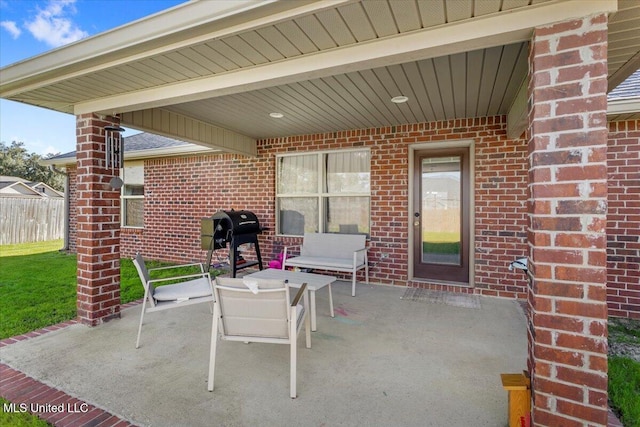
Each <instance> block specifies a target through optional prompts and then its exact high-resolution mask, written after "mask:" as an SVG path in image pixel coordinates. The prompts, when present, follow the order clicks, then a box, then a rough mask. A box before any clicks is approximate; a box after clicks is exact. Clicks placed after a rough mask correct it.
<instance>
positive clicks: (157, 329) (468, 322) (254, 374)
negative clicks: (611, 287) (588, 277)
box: [2, 282, 527, 427]
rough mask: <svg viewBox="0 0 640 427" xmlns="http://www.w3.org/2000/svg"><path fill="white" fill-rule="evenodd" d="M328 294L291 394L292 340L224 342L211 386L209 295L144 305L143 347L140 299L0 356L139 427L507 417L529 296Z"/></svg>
mask: <svg viewBox="0 0 640 427" xmlns="http://www.w3.org/2000/svg"><path fill="white" fill-rule="evenodd" d="M333 294H334V301H335V304H336V306H335V309H336V317H335V318H333V319H332V318H330V317H329V316H328V296H327V293H326V291H325V292H319V293H318V300H317V304H318V331H317V332H313V333H312V338H311V339H312V341H311V343H312V347H311V349H305V348H304V343H303V341H304V340H302V341H301V342H299V348H298V398H297V399H295V400H292V399H291V398H289V394H288V391H289V390H288V384H289V367H288V350H287V348H286V346H279V345H274V344H255V343H254V344H248V345H247V344H242V343H232V342H221V343H219V346H218V364H217V372H216V388H215V390H214V391H213V392H212V393H210V392H208V391H207V387H206V379H207V366H208V365H207V364H208V355H209V343H210V341H209V337H210V331H211V314H210V312H209V310H208V307H207V304H199V305H197V306H192V307H187V308H185V309H179V310H171V311H169V312H168V315H164V316H163V313H152V314H150V315H149V316H148V317H147V318H146V319H147V320H146V325H145V329H144V332H143V336H142V345H141V347H140V348H139V349H137V350H136V349H135V345H134V344H135V336H136V328H137V321H138V319H139V310H140V305H137V306H133V307H130V308H126V309H124V310H123V311H122V316H121V319H120V320H119V321H117V322H108V323H105V324H102V325H100V326H97V327H95V328H92V329H89V328H86V327H85V326H83V325H80V324H75V325H72V326H68V327H66V328H64V329H61V330H58V331H55V332H50V333H47V334H44V335H42V336H40V337H36V338H30V339H27V340H24V341H20V342H17V343H14V344H11V345H8V346H5V347H4V348H2V362H3V363H6V364H7V365H9V366H11V367H12V368H14V369H18V370H20V371H22V372H24V373H25V374H26V375H28V376H31V377H33V378H35V379H37V380H38V381H41V382H43V383H45V384H50V385H53V386H54V387H55V388H56V389H58V390H60V391H63V392H65V393H67V394H70V395H72V396H74V397H76V398H77V399H79V400H82V401H85V402H87V403H88V404H90V405H93V406H96V407H98V408H102V409H104V410H105V411H107V412H109V413H111V414H113V415H116V416H118V417H120V418H121V419H124V420H127V421H129V422H130V423H132V424H134V425H140V426H145V425H149V426H151V425H152V426H167V427H172V426H177V425H184V426H187V425H188V426H211V425H225V426H252V425H253V426H282V425H327V426H341V425H343V426H355V425H370V426H389V425H399V426H400V425H402V426H434V427H435V426H446V425H451V426H453V425H456V426H457V425H474V426H488V427H497V426H506V425H507V392H506V391H505V390H503V388H502V385H501V382H500V373H502V372H515V373H517V372H521V371H522V369H523V368H524V367H525V366H526V358H527V340H526V320H525V315H524V312H523V309H522V306H521V304H519V303H518V302H517V301H514V300H506V299H496V298H488V297H479V296H471V295H457V296H456V298H452V299H450V300H447V299H446V298H444V296H446V295H444V294H442V293H430V291H425V292H424V293H421V294H420V295H416V294H415V293H406V291H405V289H402V288H397V287H390V286H366V285H363V284H360V285H359V288H358V296H357V298H353V297H351V296H350V286H349V283H348V282H338V283H336V284H335V285H334V287H333ZM403 297H404V298H403ZM447 301H448V302H447ZM28 397H29V393H28V392H26V393H24V394H23V395H21V396H19V397H18V398H16V399H15V400H14V402H17V403H20V402H22V401H23V399H26V398H28ZM28 401H29V403H33V402H42V403H50V402H51V400H50V399H48V398H47V395H46V394H43V395H39V396H34V397H31V398H30V399H29V400H28ZM44 415H48V416H52V415H54V414H44ZM79 415H84V414H79ZM96 416H97V415H96ZM85 425H91V420H86V424H85Z"/></svg>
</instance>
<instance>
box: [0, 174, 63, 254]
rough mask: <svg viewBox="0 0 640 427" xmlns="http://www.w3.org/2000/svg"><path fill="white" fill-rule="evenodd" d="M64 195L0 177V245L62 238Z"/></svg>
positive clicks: (43, 187)
mask: <svg viewBox="0 0 640 427" xmlns="http://www.w3.org/2000/svg"><path fill="white" fill-rule="evenodd" d="M63 198H64V194H63V193H61V192H59V191H57V190H56V189H54V188H52V187H51V186H49V185H47V184H45V183H44V182H30V181H27V180H26V179H23V178H18V177H13V176H0V244H3V245H6V244H13V243H27V242H40V241H46V240H54V239H59V238H61V237H63V232H64V228H65V224H66V223H67V222H66V221H65V215H64V200H63Z"/></svg>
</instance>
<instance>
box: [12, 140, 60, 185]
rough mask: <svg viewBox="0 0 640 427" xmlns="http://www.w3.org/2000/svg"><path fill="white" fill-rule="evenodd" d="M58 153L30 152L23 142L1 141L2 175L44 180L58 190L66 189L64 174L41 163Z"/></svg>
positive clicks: (38, 180)
mask: <svg viewBox="0 0 640 427" xmlns="http://www.w3.org/2000/svg"><path fill="white" fill-rule="evenodd" d="M55 155H56V154H47V155H46V156H45V157H42V156H40V155H39V154H36V153H28V152H27V149H26V148H24V143H23V142H17V141H13V142H12V143H11V145H7V144H6V143H5V142H4V141H3V142H0V175H6V176H15V177H18V178H23V179H26V180H27V181H35V182H44V183H45V184H47V185H49V186H51V187H53V188H55V189H56V190H61V191H63V190H64V176H63V175H61V174H59V173H56V172H54V171H52V170H51V169H50V168H49V167H47V166H43V165H41V164H40V161H41V160H43V159H48V158H50V157H52V156H55Z"/></svg>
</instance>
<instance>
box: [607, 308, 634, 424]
mask: <svg viewBox="0 0 640 427" xmlns="http://www.w3.org/2000/svg"><path fill="white" fill-rule="evenodd" d="M619 343H622V344H623V345H626V346H635V347H636V348H638V347H640V320H632V319H616V318H611V319H609V345H613V344H619ZM609 400H610V401H611V403H612V405H611V406H612V407H613V409H614V410H615V411H616V412H617V413H618V416H619V417H620V421H622V423H623V425H624V426H625V427H640V362H638V361H636V360H633V359H631V358H629V357H626V356H625V355H624V354H623V353H621V355H620V356H610V357H609Z"/></svg>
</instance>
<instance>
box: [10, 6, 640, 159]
mask: <svg viewBox="0 0 640 427" xmlns="http://www.w3.org/2000/svg"><path fill="white" fill-rule="evenodd" d="M597 13H606V14H609V15H610V20H609V38H608V67H609V68H608V80H609V87H610V88H611V89H612V88H614V87H616V86H617V85H618V84H619V83H620V82H622V81H624V80H625V79H626V78H627V77H628V76H629V75H630V74H631V73H632V72H633V71H635V70H637V69H638V68H639V67H640V32H638V31H637V28H639V27H640V3H638V2H637V1H636V0H619V1H616V0H592V1H589V2H584V1H582V0H522V1H509V2H507V1H501V0H486V1H482V2H478V1H474V0H460V1H456V2H436V1H413V0H410V1H404V2H399V1H392V0H387V1H371V0H335V1H324V0H315V1H314V0H309V1H296V2H282V1H258V0H237V1H234V2H206V1H194V2H188V3H185V4H182V5H179V6H177V7H175V8H173V9H169V10H167V11H165V12H161V13H159V14H156V15H152V16H150V17H148V18H145V19H142V20H139V21H137V22H134V23H131V24H129V25H126V26H123V27H120V28H117V29H114V30H111V31H108V32H106V33H102V34H98V35H96V36H94V37H91V38H88V39H85V40H81V41H79V42H76V43H74V44H71V45H68V46H65V47H62V48H59V49H56V50H54V51H51V52H48V53H45V54H43V55H40V56H38V57H35V58H32V59H28V60H25V61H22V62H19V63H17V64H13V65H9V66H7V67H4V68H2V69H1V70H0V96H2V97H3V98H7V99H12V100H16V101H19V102H25V103H28V104H31V105H38V106H42V107H45V108H50V109H54V110H57V111H62V112H67V113H72V114H83V113H90V112H95V113H100V114H104V115H114V114H116V115H119V117H120V119H121V124H122V125H123V126H126V127H129V128H134V129H139V130H144V131H149V132H152V133H155V134H160V135H165V136H169V137H173V138H177V139H184V140H187V141H190V142H194V143H197V144H202V145H205V146H209V147H215V148H219V149H222V150H225V151H230V152H238V153H243V154H249V155H254V154H255V153H256V140H257V139H262V138H270V137H281V136H289V135H296V134H301V133H305V134H307V133H324V132H331V131H336V130H344V129H358V128H368V127H385V126H391V125H397V124H402V123H411V122H422V121H434V120H449V119H455V118H464V117H482V116H493V115H502V114H507V116H508V117H509V119H508V120H509V122H511V123H516V122H519V123H521V122H522V120H523V119H522V117H523V113H522V111H521V110H522V109H523V108H526V99H525V101H524V102H523V101H522V93H526V84H523V83H525V80H526V77H527V70H528V61H527V52H528V48H527V43H528V42H529V40H530V37H531V33H532V30H533V29H534V28H536V27H541V26H545V25H550V24H553V23H555V22H561V21H566V20H569V19H574V18H580V17H583V16H590V15H593V14H597ZM398 95H404V96H407V97H408V102H406V103H404V104H394V103H392V102H390V99H391V98H392V97H394V96H398ZM525 98H526V97H525ZM523 105H524V107H523ZM514 110H515V113H514ZM270 113H280V114H282V117H281V118H272V117H271V116H270ZM512 117H513V119H512ZM525 118H526V115H525ZM514 129H515V132H517V130H518V129H520V128H519V127H518V126H516V127H515V128H514ZM517 135H519V134H517Z"/></svg>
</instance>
